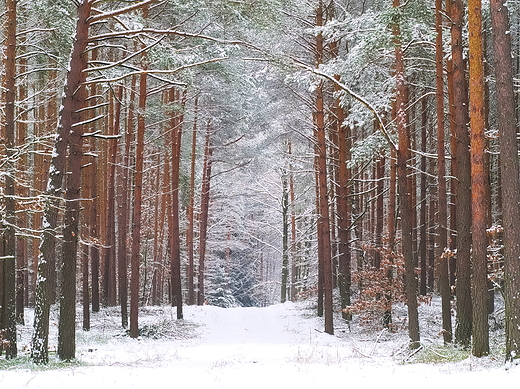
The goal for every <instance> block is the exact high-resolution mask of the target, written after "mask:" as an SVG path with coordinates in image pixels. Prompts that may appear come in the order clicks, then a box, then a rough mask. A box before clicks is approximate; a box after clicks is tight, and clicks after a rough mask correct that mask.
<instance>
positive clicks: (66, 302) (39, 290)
mask: <svg viewBox="0 0 520 389" xmlns="http://www.w3.org/2000/svg"><path fill="white" fill-rule="evenodd" d="M90 10H91V3H90V2H89V1H84V2H83V3H81V4H80V6H79V7H78V21H77V25H76V38H75V41H74V46H73V49H72V53H71V59H70V67H69V72H68V74H67V81H66V84H65V91H64V97H63V102H62V108H61V111H60V114H59V124H58V130H57V136H56V143H55V145H54V151H53V158H52V161H51V168H50V176H49V181H48V185H47V190H46V195H47V200H46V205H45V211H44V216H43V217H44V219H43V226H44V231H43V232H42V237H41V244H40V251H41V255H40V258H39V261H38V280H37V285H36V306H35V319H34V320H35V324H34V335H33V339H32V351H31V353H32V359H33V361H34V362H36V363H47V362H48V333H49V308H50V301H49V296H48V272H49V270H48V264H49V262H50V258H49V257H50V255H52V253H53V252H54V247H55V244H56V242H55V233H56V226H57V218H58V205H59V200H58V199H59V198H60V195H61V187H62V182H63V177H64V172H65V165H66V163H65V160H66V157H67V155H66V154H67V146H68V145H69V143H70V145H71V148H70V154H71V158H70V159H71V160H69V163H68V164H69V168H68V174H71V175H72V176H73V177H71V179H70V180H69V181H68V188H67V199H68V200H70V204H68V205H67V208H66V214H65V223H66V225H65V229H64V231H63V248H62V255H63V270H62V273H63V278H62V298H61V301H60V323H59V335H58V337H59V338H58V356H59V357H60V358H61V359H72V358H74V356H75V328H76V323H75V317H76V316H75V309H76V303H75V298H76V291H75V287H76V250H77V234H78V213H79V187H80V169H81V154H82V150H81V126H77V125H76V126H74V124H77V123H79V122H80V121H81V119H80V113H79V112H78V111H79V110H80V109H81V108H83V105H84V94H83V93H84V86H83V84H84V82H85V75H86V73H85V72H84V70H85V69H86V67H87V59H86V57H85V49H86V47H87V40H88V29H89V21H88V18H89V17H90ZM67 203H69V201H68V202H67Z"/></svg>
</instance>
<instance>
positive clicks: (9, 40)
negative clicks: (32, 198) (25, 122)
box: [2, 0, 18, 359]
mask: <svg viewBox="0 0 520 389" xmlns="http://www.w3.org/2000/svg"><path fill="white" fill-rule="evenodd" d="M5 6H6V14H7V15H6V16H7V19H6V32H5V33H6V40H5V43H4V47H5V51H4V61H3V66H4V78H3V82H2V89H3V91H2V92H3V100H4V103H5V108H4V118H3V120H4V136H5V156H6V160H7V161H6V164H5V166H4V168H3V169H4V170H5V173H6V174H5V193H4V201H5V205H4V206H5V225H3V226H2V227H3V230H4V234H3V235H4V236H3V244H4V245H5V246H4V247H5V248H4V250H5V251H4V254H3V258H2V259H3V263H4V269H3V270H4V274H3V276H4V278H3V282H2V286H3V288H4V293H3V297H4V301H3V302H2V309H3V312H2V314H3V317H4V326H5V329H6V335H5V339H6V341H7V342H8V345H7V348H6V350H5V351H6V353H5V354H6V357H7V358H8V359H10V358H15V357H16V356H17V353H18V351H17V342H16V238H15V233H16V231H15V224H16V220H15V219H16V217H15V199H14V195H15V180H14V177H15V176H16V172H15V171H14V170H15V169H14V162H13V156H14V154H15V102H16V87H15V78H14V77H15V74H16V1H15V0H7V1H6V4H5Z"/></svg>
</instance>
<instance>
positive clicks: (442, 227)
mask: <svg viewBox="0 0 520 389" xmlns="http://www.w3.org/2000/svg"><path fill="white" fill-rule="evenodd" d="M442 12H443V10H442V0H436V1H435V30H436V32H437V36H436V40H435V72H436V74H435V78H436V100H437V184H438V212H439V213H438V239H439V250H440V253H439V256H438V258H439V262H438V277H439V289H440V293H441V299H442V330H443V332H442V334H443V338H444V342H445V343H447V342H451V340H452V325H451V291H450V280H449V260H450V256H448V255H445V254H444V253H445V250H447V249H448V248H449V247H448V228H447V223H448V201H447V196H446V157H445V154H444V131H445V129H444V65H443V58H444V53H443V49H442V29H443V26H442Z"/></svg>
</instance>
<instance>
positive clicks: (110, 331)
mask: <svg viewBox="0 0 520 389" xmlns="http://www.w3.org/2000/svg"><path fill="white" fill-rule="evenodd" d="M439 303H440V302H439V301H438V299H436V300H434V301H433V302H432V305H427V304H423V305H421V307H420V318H421V327H422V328H423V329H424V334H423V335H424V338H425V341H424V350H421V351H419V352H417V353H414V355H411V351H410V350H409V349H408V339H407V334H406V329H405V328H404V322H403V326H401V327H400V328H399V330H398V331H397V332H395V333H390V332H388V331H381V330H377V329H375V328H372V329H370V328H363V327H359V326H356V328H357V329H353V331H352V332H350V331H349V330H348V328H347V327H346V326H344V327H343V326H338V328H336V335H329V334H326V333H324V332H323V331H322V327H323V322H322V321H323V319H321V318H318V317H317V316H316V314H315V307H314V306H313V305H314V304H313V303H310V302H300V303H290V302H288V303H285V304H277V305H273V306H269V307H264V308H256V307H251V308H244V307H238V308H220V307H214V306H207V305H206V306H190V307H186V311H185V319H184V320H182V321H177V320H176V319H175V318H174V317H175V312H174V311H173V310H172V308H171V307H149V308H143V310H142V312H141V317H142V321H143V326H144V327H145V328H146V329H147V332H146V333H145V334H143V336H142V337H140V338H139V339H132V338H130V337H129V336H128V334H127V333H125V332H124V331H123V330H122V329H121V328H120V326H119V322H118V316H119V312H117V309H115V308H107V309H103V310H102V311H101V312H100V313H99V314H97V315H95V317H93V323H92V329H91V331H90V332H84V333H82V334H81V335H80V337H79V339H78V357H77V360H76V361H74V362H72V363H60V362H59V360H58V359H57V358H56V357H55V355H54V356H52V357H51V363H50V365H49V367H47V368H42V367H40V368H38V366H37V365H34V364H33V363H32V362H30V360H29V357H28V354H26V355H25V357H23V358H24V360H25V363H22V364H11V365H8V364H7V362H6V361H0V383H1V385H2V387H6V388H8V387H9V388H28V389H43V388H51V387H55V386H56V385H59V386H60V387H73V388H75V389H87V388H92V387H99V388H106V387H110V388H112V389H123V388H134V387H135V388H139V387H140V388H142V387H154V386H163V385H166V384H168V383H171V384H172V385H180V386H183V385H190V386H193V387H197V388H201V387H210V388H228V389H235V388H236V389H239V388H243V387H244V386H250V387H254V388H260V387H266V386H267V387H269V386H271V387H286V386H296V387H298V388H314V387H316V386H320V387H321V386H335V385H338V384H341V383H342V382H344V381H345V380H347V381H349V382H351V383H353V384H356V385H364V386H365V387H367V388H377V387H388V388H401V387H402V386H403V385H407V384H409V383H411V382H413V383H414V384H415V385H418V386H420V387H421V388H424V389H430V388H432V389H433V388H438V387H439V385H440V386H454V385H455V386H456V385H465V386H473V385H476V386H478V387H481V386H486V387H487V386H488V385H490V386H493V385H497V383H500V385H503V386H505V387H515V386H516V385H517V384H518V380H519V379H520V369H519V368H518V367H513V368H511V369H510V370H506V369H505V368H504V366H503V361H502V358H503V355H502V354H503V351H498V348H500V347H503V336H500V338H501V340H498V339H495V336H496V334H497V331H493V332H492V336H491V337H492V339H493V342H494V341H495V340H496V341H497V344H494V345H493V347H492V349H493V352H492V354H491V355H490V356H488V357H486V358H483V359H478V358H475V357H473V356H471V354H470V352H469V351H468V350H466V351H462V350H461V349H460V348H457V347H455V346H448V347H444V346H443V343H442V335H440V334H439V329H440V324H441V322H440V320H439V315H438V313H437V312H438V310H439V307H438V306H435V305H438V304H439ZM403 308H404V307H401V308H400V309H401V312H402V313H403V314H404V315H405V312H406V309H405V308H404V310H403ZM54 318H55V315H54ZM56 324H57V322H56V321H55V320H53V325H52V328H53V332H52V336H51V337H52V338H53V339H55V338H56ZM28 327H29V326H28ZM353 328H354V327H353ZM23 334H24V335H23V339H22V341H21V344H23V345H27V344H28V342H30V328H25V329H24V331H23ZM27 335H29V336H27ZM498 343H500V344H501V345H500V344H498ZM497 347H498V348H497ZM53 354H54V353H53ZM410 355H411V356H410Z"/></svg>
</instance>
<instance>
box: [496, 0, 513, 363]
mask: <svg viewBox="0 0 520 389" xmlns="http://www.w3.org/2000/svg"><path fill="white" fill-rule="evenodd" d="M490 7H491V21H492V24H493V51H494V58H495V75H496V84H497V86H496V88H497V101H498V102H499V104H498V131H499V138H498V139H499V142H500V159H501V160H502V161H508V163H502V164H500V168H501V176H502V177H503V178H504V179H503V180H502V185H501V188H502V205H503V208H502V212H503V214H502V215H503V216H502V217H503V222H502V223H503V226H504V261H505V263H504V272H505V280H504V281H505V284H504V297H505V305H506V309H505V325H506V361H508V362H511V361H513V360H515V359H516V360H518V358H520V290H519V288H518V283H519V282H520V265H519V263H518V258H519V257H520V226H519V224H518V221H519V220H520V210H519V208H518V204H519V202H520V184H519V180H518V177H519V176H520V167H519V164H518V145H517V129H516V126H517V122H516V120H515V118H516V115H515V97H514V89H513V64H512V59H511V34H510V32H509V31H510V30H509V14H508V13H509V11H508V8H507V6H506V4H505V2H504V1H503V0H491V2H490Z"/></svg>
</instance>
